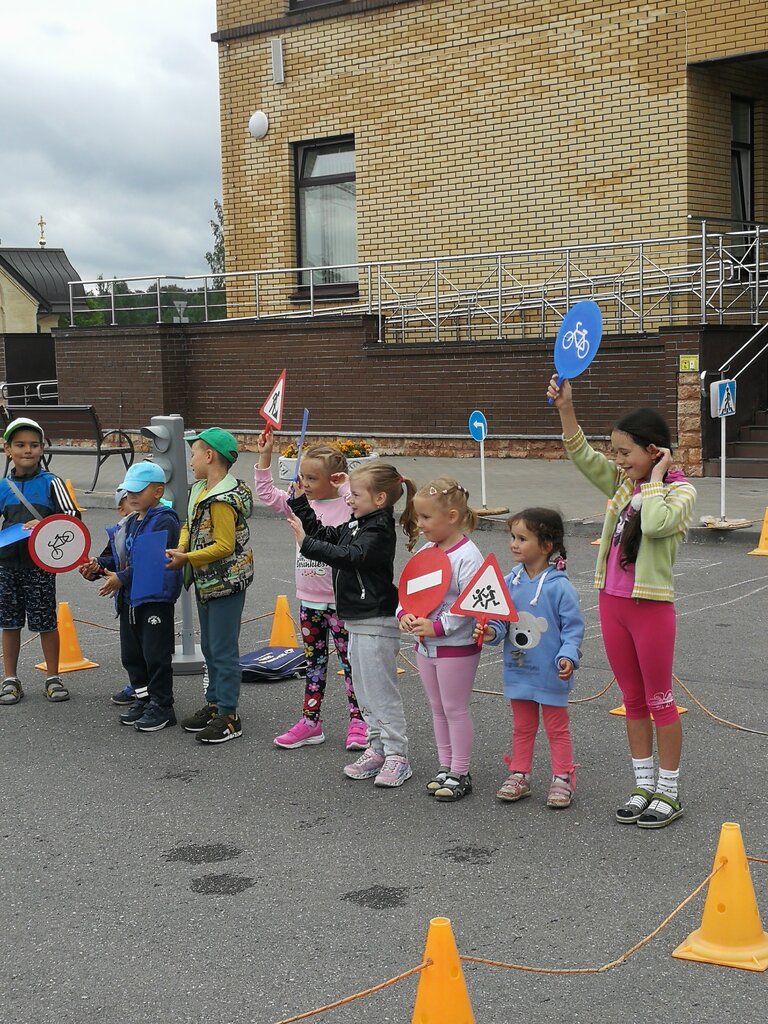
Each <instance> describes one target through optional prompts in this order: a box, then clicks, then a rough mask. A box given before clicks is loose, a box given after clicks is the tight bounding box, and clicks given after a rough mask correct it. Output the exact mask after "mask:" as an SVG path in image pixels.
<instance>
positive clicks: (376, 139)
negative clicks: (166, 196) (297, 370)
mask: <svg viewBox="0 0 768 1024" xmlns="http://www.w3.org/2000/svg"><path fill="white" fill-rule="evenodd" d="M347 11H349V12H356V13H354V14H352V13H350V14H345V12H347ZM287 12H288V0H273V2H271V3H270V2H267V0H261V2H259V0H251V2H247V0H230V2H227V0H219V3H218V13H219V28H220V29H228V30H232V32H233V33H234V30H236V29H237V28H238V27H239V26H250V29H249V33H250V34H244V35H241V36H237V35H234V34H233V35H232V36H231V37H229V36H228V37H227V38H226V39H224V40H222V42H220V44H219V65H220V83H221V84H220V90H221V125H222V162H223V167H222V170H223V202H224V211H225V237H226V246H227V269H228V270H242V269H253V268H257V267H265V266H266V267H277V266H292V265H295V263H296V260H297V256H296V242H295V215H294V195H293V192H294V184H293V144H294V143H296V142H297V141H301V140H308V139H318V138H324V137H330V136H337V135H346V134H354V136H355V146H356V179H357V180H356V187H357V215H358V220H357V239H358V259H359V260H360V261H365V260H377V259H387V258H389V259H401V258H405V257H412V256H430V255H436V254H445V253H459V252H471V251H493V250H497V249H499V250H508V249H513V248H526V247H541V246H545V245H553V244H575V243H577V242H597V241H602V240H605V239H606V238H608V239H612V240H620V239H628V238H637V237H642V236H645V237H651V236H656V237H663V236H665V235H674V234H685V233H687V232H688V230H689V229H690V224H689V222H688V220H687V216H688V214H694V215H698V214H704V215H706V216H708V217H729V216H730V163H729V161H730V155H729V153H730V124H729V95H730V90H732V89H738V90H739V92H740V93H742V94H745V95H751V96H754V97H755V98H756V99H757V101H758V107H757V110H756V136H757V138H756V142H757V147H756V151H757V153H758V154H760V153H761V152H763V151H764V150H765V131H764V130H765V127H766V97H767V95H768V93H767V92H766V84H765V76H764V75H762V74H761V73H759V72H755V71H752V72H750V71H749V70H748V69H747V68H746V67H745V68H742V69H740V70H738V71H735V70H733V69H726V70H723V69H722V68H721V67H718V68H717V69H711V70H694V71H691V72H690V76H691V77H690V82H689V70H688V65H687V62H689V61H693V60H696V61H701V60H708V59H712V58H713V57H720V56H723V55H728V56H732V55H735V54H739V53H744V52H748V51H751V50H757V49H759V48H761V47H762V48H763V49H765V48H768V34H767V33H768V28H767V27H766V23H767V21H768V19H766V16H765V4H764V2H763V0H733V2H730V3H729V2H727V0H725V2H724V3H720V2H715V0H693V4H692V6H691V5H690V4H689V14H688V17H687V19H686V12H685V7H684V5H681V4H679V3H675V4H672V3H663V2H659V0H645V2H641V0H635V2H630V3H627V2H625V0H601V2H598V3H592V4H588V5H585V4H581V3H576V2H575V0H554V2H553V3H550V4H547V5H545V7H542V5H540V4H531V3H529V2H528V0H477V2H473V3H466V2H459V0H421V2H410V3H395V4H392V3H389V4H387V5H385V6H382V5H380V4H375V3H370V4H369V5H367V4H362V3H352V2H350V3H348V4H338V5H335V6H332V7H329V8H327V9H323V8H320V9H316V10H315V11H314V12H304V14H303V16H304V17H305V18H306V20H305V22H304V23H301V22H300V20H298V19H299V16H298V15H295V16H294V15H291V16H289V15H288V13H287ZM318 18H322V20H312V19H318ZM686 20H687V24H686ZM687 33H688V37H689V38H688V49H687V50H686V38H687ZM225 34H226V33H225ZM275 35H277V36H279V37H280V38H281V39H282V41H283V47H284V59H285V76H286V78H285V84H284V85H282V86H278V85H274V84H273V83H272V80H271V68H270V58H269V54H270V38H271V37H272V36H275ZM256 109H263V110H265V111H266V112H267V114H268V115H269V118H270V129H269V133H268V134H267V136H266V138H264V139H263V140H260V141H257V140H254V139H252V138H250V136H249V135H248V131H247V124H248V119H249V117H250V115H251V113H252V112H253V111H254V110H256ZM686 126H687V129H686ZM758 133H760V134H759V135H758ZM759 159H760V160H762V159H763V157H759ZM757 171H758V173H757V178H758V180H757V181H756V191H755V198H756V216H757V217H758V218H763V219H766V218H768V193H767V192H766V184H765V173H764V170H762V169H761V168H758V169H757ZM241 312H243V313H247V312H249V311H248V310H245V309H244V310H241Z"/></svg>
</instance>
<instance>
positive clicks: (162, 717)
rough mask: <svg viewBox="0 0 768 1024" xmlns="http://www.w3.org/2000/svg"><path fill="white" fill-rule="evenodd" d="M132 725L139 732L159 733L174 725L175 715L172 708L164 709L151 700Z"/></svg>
mask: <svg viewBox="0 0 768 1024" xmlns="http://www.w3.org/2000/svg"><path fill="white" fill-rule="evenodd" d="M133 725H134V728H135V729H138V730H139V732H159V731H160V730H161V729H165V727H166V726H172V725H176V715H175V713H174V710H173V708H172V707H167V708H164V707H162V705H160V704H157V703H155V701H153V700H151V701H149V703H148V704H147V706H146V707H145V708H144V714H143V715H142V716H141V718H139V719H137V720H136V721H135V722H134V723H133Z"/></svg>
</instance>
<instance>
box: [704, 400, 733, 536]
mask: <svg viewBox="0 0 768 1024" xmlns="http://www.w3.org/2000/svg"><path fill="white" fill-rule="evenodd" d="M709 412H710V414H711V416H712V417H713V418H714V419H719V420H720V522H721V523H725V521H726V519H725V446H726V437H725V420H726V417H727V416H735V415H736V381H735V380H713V381H712V383H711V384H710V385H709Z"/></svg>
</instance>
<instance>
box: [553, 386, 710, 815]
mask: <svg viewBox="0 0 768 1024" xmlns="http://www.w3.org/2000/svg"><path fill="white" fill-rule="evenodd" d="M547 394H548V396H549V397H550V398H551V399H553V401H554V404H555V407H556V408H557V410H558V412H559V413H560V421H561V423H562V426H563V443H564V445H565V450H566V452H567V453H568V457H569V458H570V459H571V460H572V461H573V462H574V464H575V465H576V466H577V467H578V469H580V470H581V472H582V473H583V474H584V475H585V476H586V477H587V478H588V479H589V480H591V481H592V483H593V484H594V485H595V486H596V487H597V488H598V489H599V490H601V491H602V492H603V494H607V495H608V496H609V497H610V499H611V500H610V502H609V503H608V510H607V512H606V516H605V522H604V524H603V533H602V537H601V538H600V548H599V550H598V554H597V569H596V571H595V587H596V588H597V589H598V590H599V591H600V596H599V608H600V624H601V626H602V630H603V643H604V644H605V653H606V654H607V656H608V661H609V663H610V666H611V669H612V671H613V673H614V675H615V676H616V680H617V682H618V684H619V687H620V688H621V692H622V695H623V698H624V706H625V708H626V712H627V718H626V722H627V739H628V741H629V750H630V754H631V756H632V767H633V769H634V775H635V788H634V789H633V790H632V792H631V794H630V796H629V799H628V800H627V801H626V802H625V803H624V804H623V805H622V806H621V807H619V808H618V810H617V811H616V818H617V820H618V821H620V822H623V823H628V824H632V823H634V822H637V824H638V825H639V826H640V827H641V828H664V827H665V826H666V825H669V824H670V822H672V821H674V820H675V819H676V818H679V817H681V815H682V813H683V807H682V803H681V801H680V793H679V788H678V787H679V775H680V751H681V748H682V738H683V733H682V726H681V723H680V716H679V714H678V711H677V706H676V705H675V700H674V697H673V696H672V659H673V655H674V648H675V606H674V596H675V595H674V588H673V582H672V566H673V565H674V562H675V556H676V555H677V549H678V547H679V545H680V542H681V541H682V539H683V537H684V536H685V533H686V531H687V530H688V527H689V525H690V523H691V519H692V517H693V506H694V503H695V501H696V491H695V490H694V488H693V487H692V486H691V484H689V483H688V481H687V480H686V478H685V477H684V476H683V474H682V473H681V472H680V471H679V470H677V469H673V468H672V454H671V451H670V445H671V435H670V432H669V427H668V426H667V424H666V423H665V422H664V420H663V419H662V417H661V416H660V415H659V414H658V413H657V412H655V411H654V410H653V409H638V410H636V411H635V412H631V413H628V414H627V415H626V416H623V417H622V418H621V419H620V420H619V421H618V423H617V424H616V426H615V427H614V429H613V432H612V433H611V446H612V448H613V451H614V452H615V454H616V461H615V462H612V461H610V460H609V459H607V458H606V457H605V456H604V455H602V454H601V453H600V452H597V451H595V449H594V448H592V447H590V445H589V444H588V443H587V440H586V438H585V437H584V433H583V431H582V430H581V428H580V427H579V424H578V421H577V419H576V413H575V412H574V408H573V393H572V390H571V385H570V383H569V382H568V381H564V382H563V383H562V384H561V385H560V386H559V387H558V385H557V377H555V376H553V377H552V379H551V380H550V382H549V388H548V390H547ZM651 715H653V721H654V723H655V726H656V745H657V747H658V751H659V778H658V781H657V782H656V783H654V772H653V726H652V724H651Z"/></svg>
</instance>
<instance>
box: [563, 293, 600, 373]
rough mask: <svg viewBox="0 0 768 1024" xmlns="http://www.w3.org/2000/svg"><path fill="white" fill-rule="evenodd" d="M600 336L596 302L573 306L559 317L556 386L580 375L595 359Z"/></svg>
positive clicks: (580, 303)
mask: <svg viewBox="0 0 768 1024" xmlns="http://www.w3.org/2000/svg"><path fill="white" fill-rule="evenodd" d="M602 336H603V316H602V313H601V312H600V307H599V306H598V304H597V303H596V302H590V301H584V302H577V303H576V305H575V306H571V308H570V309H569V310H568V312H567V313H566V314H565V316H564V317H563V322H562V323H561V324H560V330H559V331H558V332H557V340H556V341H555V368H556V370H557V374H558V384H562V382H563V381H564V380H571V379H572V378H573V377H578V376H579V374H580V373H584V371H585V370H586V368H587V367H588V366H589V364H590V363H591V362H592V360H593V359H594V358H595V356H596V355H597V350H598V348H599V347H600V339H601V338H602Z"/></svg>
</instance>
